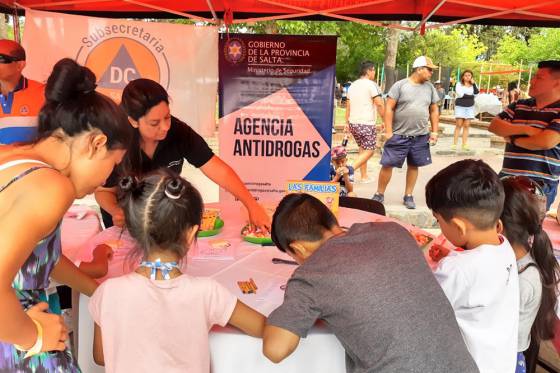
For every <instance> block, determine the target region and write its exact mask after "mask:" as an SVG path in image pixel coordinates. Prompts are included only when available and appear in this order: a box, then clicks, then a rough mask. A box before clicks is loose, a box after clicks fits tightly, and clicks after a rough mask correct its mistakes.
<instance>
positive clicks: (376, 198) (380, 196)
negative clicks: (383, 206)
mask: <svg viewBox="0 0 560 373" xmlns="http://www.w3.org/2000/svg"><path fill="white" fill-rule="evenodd" d="M371 199H372V200H374V201H377V202H379V203H383V201H384V200H385V197H384V196H383V194H381V193H375V194H374V195H373V197H371Z"/></svg>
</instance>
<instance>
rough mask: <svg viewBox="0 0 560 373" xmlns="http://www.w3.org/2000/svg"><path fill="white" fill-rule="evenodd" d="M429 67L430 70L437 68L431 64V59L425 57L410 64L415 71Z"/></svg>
mask: <svg viewBox="0 0 560 373" xmlns="http://www.w3.org/2000/svg"><path fill="white" fill-rule="evenodd" d="M424 66H425V67H429V68H431V69H437V68H438V67H437V66H436V65H434V63H433V62H432V59H431V58H430V57H426V56H420V57H418V58H416V59H415V60H414V63H413V64H412V68H413V69H415V68H417V67H424Z"/></svg>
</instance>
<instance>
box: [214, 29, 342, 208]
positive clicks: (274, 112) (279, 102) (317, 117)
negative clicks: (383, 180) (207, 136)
mask: <svg viewBox="0 0 560 373" xmlns="http://www.w3.org/2000/svg"><path fill="white" fill-rule="evenodd" d="M335 64H336V36H290V35H254V34H229V35H228V34H221V35H220V44H219V97H220V101H219V104H220V106H219V112H220V157H221V158H223V159H224V160H225V161H226V162H228V163H229V164H230V165H232V167H233V168H234V169H235V170H236V172H237V173H238V174H239V175H240V177H241V179H242V180H243V181H244V182H245V183H246V185H247V188H248V189H249V190H250V191H251V192H252V193H253V195H255V196H257V198H259V199H264V200H275V199H278V198H280V197H281V196H282V195H283V194H284V192H285V186H286V181H288V180H298V179H300V180H301V179H304V180H317V181H326V180H329V164H330V151H329V150H330V144H331V136H332V132H331V129H332V124H333V119H334V118H333V114H334V113H333V102H334V82H335V71H336V65H335ZM226 196H227V195H226V194H222V195H221V198H222V199H223V198H225V197H226Z"/></svg>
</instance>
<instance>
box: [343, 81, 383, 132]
mask: <svg viewBox="0 0 560 373" xmlns="http://www.w3.org/2000/svg"><path fill="white" fill-rule="evenodd" d="M380 95H381V90H380V89H379V87H378V86H377V84H375V82H373V81H372V80H369V79H367V78H360V79H358V80H356V81H355V82H354V83H352V85H351V86H350V89H349V90H348V99H349V100H350V116H349V117H348V121H349V122H350V123H353V124H365V125H370V126H373V125H374V124H375V121H376V119H377V109H376V108H375V105H374V104H373V98H374V97H377V96H380Z"/></svg>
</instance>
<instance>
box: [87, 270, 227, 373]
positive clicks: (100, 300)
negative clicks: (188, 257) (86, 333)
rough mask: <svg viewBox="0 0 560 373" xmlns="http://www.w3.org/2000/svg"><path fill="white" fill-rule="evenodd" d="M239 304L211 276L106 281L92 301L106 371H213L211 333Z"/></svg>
mask: <svg viewBox="0 0 560 373" xmlns="http://www.w3.org/2000/svg"><path fill="white" fill-rule="evenodd" d="M236 303H237V298H236V297H235V296H234V295H233V294H231V293H230V292H229V291H228V290H227V289H226V288H224V287H223V286H222V285H220V284H219V283H218V282H216V281H215V280H213V279H211V278H203V277H191V276H188V275H181V276H179V277H176V278H173V279H171V280H150V279H148V278H146V277H144V276H141V275H139V274H137V273H135V272H132V273H130V274H128V275H125V276H122V277H116V278H112V279H109V280H107V281H105V282H104V283H103V284H101V286H99V288H97V290H96V291H95V293H93V296H92V297H91V299H90V302H89V312H90V313H91V316H92V318H93V320H94V321H95V322H96V323H97V325H99V326H100V327H101V334H102V340H103V354H104V358H105V371H106V372H107V373H111V372H117V373H119V372H166V373H170V372H176V373H179V372H189V373H209V372H210V351H209V350H210V348H209V342H208V332H209V331H210V328H211V327H212V325H215V324H218V325H222V326H224V325H225V324H227V322H228V321H229V319H230V317H231V314H232V313H233V310H234V308H235V305H236Z"/></svg>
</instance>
